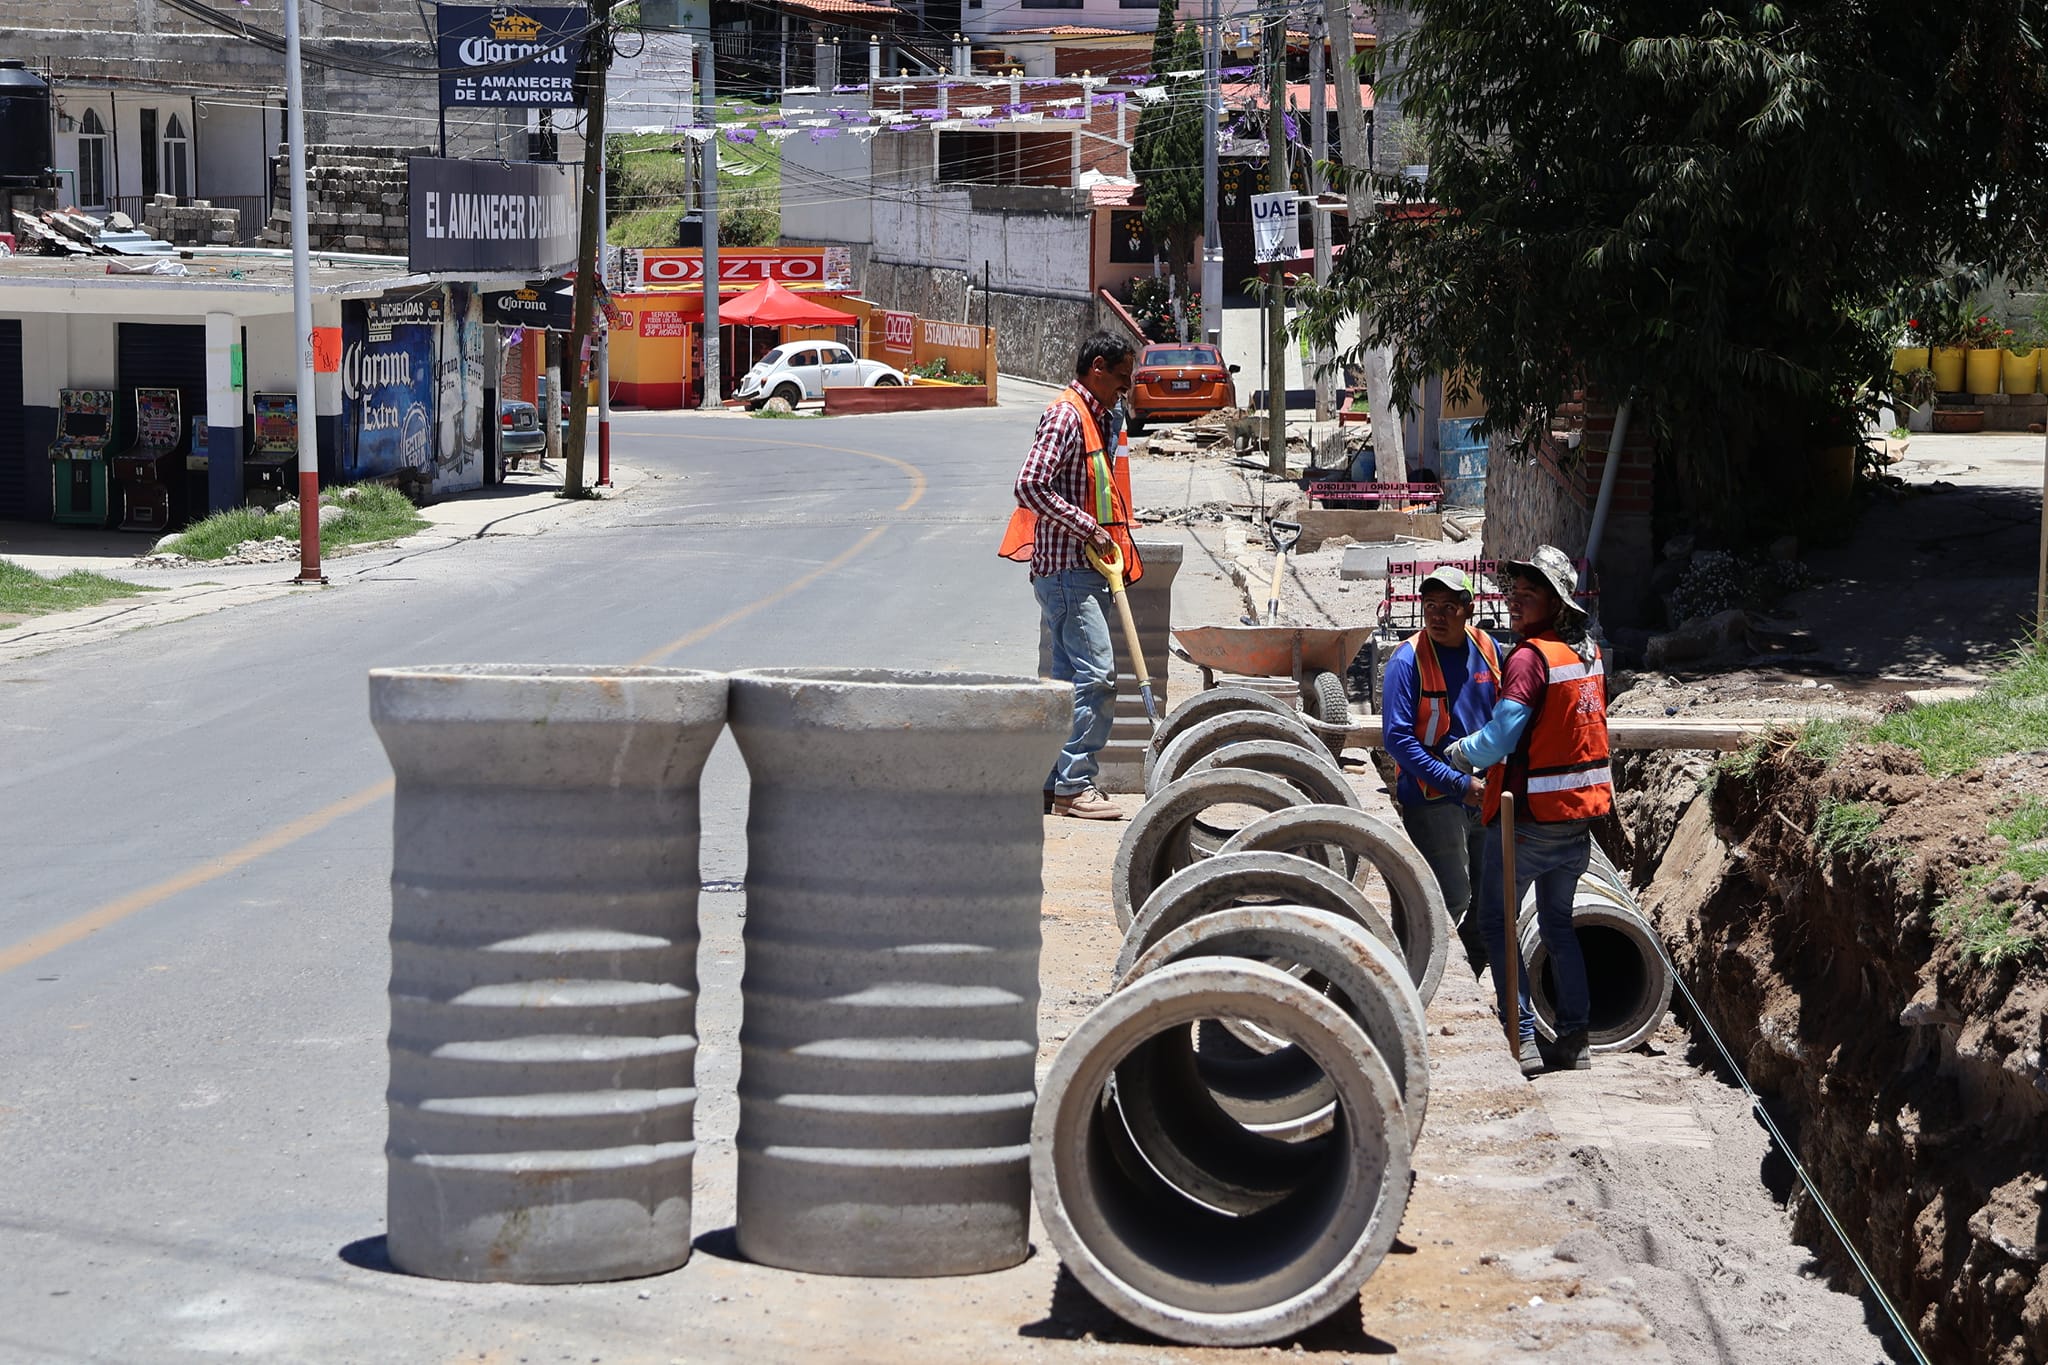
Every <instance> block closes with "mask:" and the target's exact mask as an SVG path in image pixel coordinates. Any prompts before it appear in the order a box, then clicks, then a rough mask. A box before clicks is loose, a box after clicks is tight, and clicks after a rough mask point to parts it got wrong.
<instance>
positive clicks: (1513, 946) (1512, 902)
mask: <svg viewBox="0 0 2048 1365" xmlns="http://www.w3.org/2000/svg"><path fill="white" fill-rule="evenodd" d="M1500 885H1501V911H1502V914H1503V915H1504V916H1505V920H1506V922H1505V923H1504V924H1503V926H1502V927H1503V928H1504V929H1506V931H1507V936H1508V950H1507V954H1506V966H1507V972H1506V976H1507V987H1508V1007H1507V1011H1506V1016H1507V1031H1508V1052H1509V1053H1510V1054H1511V1055H1512V1056H1513V1057H1515V1058H1516V1059H1517V1060H1518V1061H1519V1060H1520V1059H1521V1056H1522V983H1521V980H1520V977H1521V970H1520V969H1521V965H1522V938H1521V933H1520V930H1521V926H1520V925H1519V924H1517V923H1516V922H1515V921H1516V920H1517V919H1518V918H1519V917H1520V913H1521V909H1522V906H1521V899H1522V898H1521V897H1520V896H1517V895H1516V894H1515V890H1516V886H1515V796H1514V793H1513V792H1502V793H1501V794H1500Z"/></svg>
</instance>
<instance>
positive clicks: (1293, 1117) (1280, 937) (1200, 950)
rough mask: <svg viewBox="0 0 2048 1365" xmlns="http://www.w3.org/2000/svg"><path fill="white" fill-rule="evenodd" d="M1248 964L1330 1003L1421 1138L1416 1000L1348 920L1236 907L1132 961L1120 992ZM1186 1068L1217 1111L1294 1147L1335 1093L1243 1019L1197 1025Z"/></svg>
mask: <svg viewBox="0 0 2048 1365" xmlns="http://www.w3.org/2000/svg"><path fill="white" fill-rule="evenodd" d="M1212 957H1240V958H1251V959H1253V960H1256V961H1261V962H1265V963H1267V964H1268V965H1270V966H1274V967H1278V968H1280V969H1281V970H1283V971H1286V972H1287V973H1288V974H1289V975H1291V976H1293V977H1295V978H1296V979H1297V980H1299V981H1301V982H1302V984H1304V985H1306V986H1308V987H1309V988H1310V989H1312V990H1315V991H1317V992H1318V993H1320V994H1322V995H1324V996H1327V997H1328V998H1330V999H1331V1000H1333V1001H1335V1002H1336V1003H1337V1005H1338V1007H1339V1008H1341V1009H1342V1010H1343V1011H1344V1012H1345V1013H1346V1014H1348V1015H1350V1016H1351V1018H1352V1019H1353V1020H1355V1021H1356V1022H1357V1023H1358V1025H1359V1027H1360V1028H1363V1029H1364V1030H1365V1032H1366V1036H1367V1037H1368V1038H1370V1039H1371V1040H1372V1043H1373V1046H1374V1047H1375V1048H1376V1049H1378V1051H1379V1054H1380V1058H1381V1060H1382V1061H1384V1062H1385V1063H1386V1064H1387V1069H1388V1070H1389V1071H1390V1072H1391V1073H1392V1075H1393V1077H1394V1084H1395V1085H1396V1086H1398V1087H1399V1088H1400V1091H1401V1100H1402V1105H1403V1107H1404V1109H1405V1110H1406V1112H1407V1115H1408V1139H1409V1142H1410V1143H1411V1144H1412V1143H1414V1142H1416V1141H1418V1140H1420V1138H1421V1136H1422V1122H1423V1116H1424V1114H1425V1112H1426V1111H1427V1109H1428V1107H1429V1054H1428V1044H1427V1041H1426V1024H1425V1022H1424V1018H1423V1006H1422V998H1421V997H1420V996H1418V995H1417V994H1416V993H1415V987H1414V985H1413V984H1411V983H1410V982H1409V980H1408V968H1407V966H1406V964H1405V963H1403V962H1402V961H1401V957H1400V954H1399V953H1397V952H1395V951H1394V950H1393V949H1392V948H1389V947H1388V946H1387V945H1386V944H1384V943H1382V942H1380V941H1379V940H1378V939H1376V938H1374V937H1372V936H1371V935H1370V934H1368V933H1366V932H1365V931H1364V929H1363V928H1361V927H1360V926H1359V925H1358V924H1357V923H1356V922H1355V921H1352V920H1349V919H1347V918H1345V917H1343V916H1341V915H1335V914H1331V913H1330V912H1328V911H1326V910H1311V909H1308V908H1306V907H1303V906H1296V905H1272V906H1239V907H1236V908H1234V909H1229V910H1219V911H1216V912H1214V913H1211V914H1207V915H1203V916H1201V917H1200V918H1198V919H1195V920H1192V921H1190V922H1189V923H1187V924H1184V925H1182V926H1181V927H1180V928H1178V929H1175V930H1174V931H1173V932H1171V933H1169V934H1167V935H1166V936H1165V937H1163V938H1161V939H1160V940H1159V941H1158V942H1157V943H1155V944H1153V945H1152V947H1150V948H1148V949H1147V950H1146V951H1145V953H1144V954H1143V955H1142V956H1141V957H1139V959H1138V961H1137V963H1136V964H1135V965H1134V966H1133V967H1132V968H1131V970H1130V972H1129V973H1128V974H1127V975H1125V976H1124V977H1123V978H1121V979H1120V980H1119V982H1118V988H1119V989H1121V988H1122V987H1124V986H1128V985H1129V984H1130V983H1131V982H1132V981H1134V980H1136V979H1137V978H1139V977H1141V976H1143V975H1145V974H1146V973H1148V972H1153V971H1157V970H1159V969H1160V968H1162V967H1164V966H1166V965H1168V964H1169V963H1173V962H1182V961H1192V960H1196V959H1201V958H1212ZM1193 1062H1194V1066H1195V1070H1196V1072H1197V1074H1198V1075H1199V1077H1200V1079H1201V1082H1202V1084H1203V1085H1204V1086H1206V1087H1207V1088H1208V1091H1209V1093H1210V1095H1211V1096H1212V1097H1213V1098H1214V1099H1215V1101H1216V1104H1217V1105H1218V1107H1220V1108H1221V1109H1222V1110H1223V1112H1224V1113H1226V1114H1228V1115H1229V1116H1230V1117H1231V1118H1233V1119H1235V1120H1236V1121H1237V1122H1238V1123H1240V1124H1242V1125H1244V1126H1245V1127H1246V1128H1248V1129H1250V1130H1251V1131H1253V1132H1255V1133H1259V1134H1262V1135H1264V1136H1267V1137H1276V1138H1282V1139H1284V1140H1287V1141H1299V1140H1301V1139H1303V1138H1309V1137H1317V1136H1320V1135H1322V1134H1323V1133H1326V1132H1328V1131H1329V1128H1330V1123H1331V1120H1332V1118H1333V1116H1334V1113H1335V1098H1336V1097H1335V1088H1334V1086H1333V1084H1332V1082H1331V1081H1330V1078H1329V1077H1328V1076H1326V1075H1325V1074H1324V1073H1323V1071H1322V1070H1321V1068H1319V1067H1317V1066H1316V1064H1315V1062H1314V1061H1313V1059H1311V1058H1310V1057H1309V1056H1308V1055H1307V1054H1306V1053H1304V1052H1303V1051H1302V1050H1301V1049H1300V1048H1299V1047H1297V1046H1295V1045H1294V1044H1293V1043H1292V1042H1290V1041H1289V1040H1288V1039H1286V1038H1284V1037H1278V1036H1276V1035H1273V1034H1271V1033H1268V1032H1267V1031H1266V1030H1264V1029H1259V1028H1257V1027H1256V1026H1255V1025H1252V1024H1250V1023H1249V1022H1247V1021H1235V1020H1234V1021H1229V1022H1228V1023H1224V1024H1219V1023H1217V1022H1216V1021H1213V1020H1204V1021H1203V1022H1202V1023H1201V1024H1200V1025H1198V1026H1197V1027H1196V1028H1195V1030H1194V1040H1193Z"/></svg>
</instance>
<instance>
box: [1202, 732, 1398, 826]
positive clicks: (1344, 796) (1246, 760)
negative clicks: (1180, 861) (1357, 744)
mask: <svg viewBox="0 0 2048 1365" xmlns="http://www.w3.org/2000/svg"><path fill="white" fill-rule="evenodd" d="M1214 768H1249V769H1251V770H1252V771H1253V772H1260V773H1271V774H1272V775H1273V776H1275V777H1278V778H1281V779H1283V780H1285V781H1287V782H1291V783H1293V784H1294V785H1295V786H1296V787H1299V788H1300V789H1301V794H1302V795H1303V796H1304V797H1305V798H1307V799H1308V800H1309V801H1311V802H1315V803H1319V804H1323V805H1331V806H1351V807H1353V808H1356V809H1361V810H1362V809H1364V807H1363V806H1361V805H1360V804H1359V800H1358V792H1357V790H1356V789H1355V788H1354V787H1353V786H1352V785H1351V779H1350V778H1348V777H1346V776H1344V771H1343V769H1341V768H1339V767H1338V766H1337V762H1336V760H1335V759H1333V758H1331V757H1330V753H1329V750H1327V749H1322V748H1316V749H1304V748H1303V747H1302V746H1301V745H1299V744H1295V743H1291V742H1289V741H1287V740H1278V739H1247V740H1240V741H1239V742H1237V743H1235V744H1226V745H1224V746H1223V747H1222V748H1220V749H1215V750H1212V751H1210V752H1209V753H1206V754H1204V755H1202V756H1201V757H1200V758H1198V759H1196V760H1195V761H1194V762H1193V763H1191V764H1189V765H1188V772H1189V773H1202V772H1208V771H1210V770H1211V769H1214ZM1235 833H1237V831H1236V830H1234V829H1221V828H1218V827H1216V826H1214V825H1211V824H1209V823H1208V822H1207V821H1205V820H1201V819H1199V818H1198V819H1197V820H1196V821H1195V823H1194V824H1193V825H1191V826H1189V828H1188V843H1189V844H1190V845H1191V846H1192V847H1193V848H1194V850H1195V851H1196V852H1197V853H1214V852H1216V850H1218V849H1220V848H1222V847H1223V844H1224V842H1225V841H1226V840H1227V839H1229V838H1230V836H1231V835H1233V834H1235Z"/></svg>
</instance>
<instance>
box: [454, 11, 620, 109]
mask: <svg viewBox="0 0 2048 1365" xmlns="http://www.w3.org/2000/svg"><path fill="white" fill-rule="evenodd" d="M436 8H437V10H438V18H437V20H436V27H437V32H438V34H439V38H440V42H439V53H440V59H441V107H442V108H444V109H448V108H455V107H459V106H462V105H492V106H496V107H498V108H513V109H566V108H569V107H571V106H575V105H580V104H582V103H583V94H582V91H581V90H580V89H578V88H577V81H576V71H577V68H578V67H580V66H581V65H582V62H583V47H584V34H585V32H586V30H588V29H589V27H590V11H589V10H587V9H583V8H581V7H576V8H569V7H564V6H524V5H522V6H510V5H500V6H498V7H496V8H486V7H484V6H481V5H440V6H437V7H436Z"/></svg>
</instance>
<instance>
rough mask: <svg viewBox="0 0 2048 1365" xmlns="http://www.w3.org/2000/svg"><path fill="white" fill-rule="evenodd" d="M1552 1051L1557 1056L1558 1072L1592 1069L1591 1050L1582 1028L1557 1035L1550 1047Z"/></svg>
mask: <svg viewBox="0 0 2048 1365" xmlns="http://www.w3.org/2000/svg"><path fill="white" fill-rule="evenodd" d="M1552 1050H1553V1051H1554V1052H1555V1053H1556V1055H1557V1069H1558V1070H1559V1071H1591V1070H1592V1069H1593V1049H1592V1046H1591V1044H1590V1042H1589V1041H1588V1039H1587V1037H1586V1030H1584V1029H1582V1028H1580V1029H1573V1030H1572V1031H1571V1032H1570V1033H1561V1034H1559V1035H1558V1038H1557V1042H1556V1043H1554V1044H1553V1045H1552Z"/></svg>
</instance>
